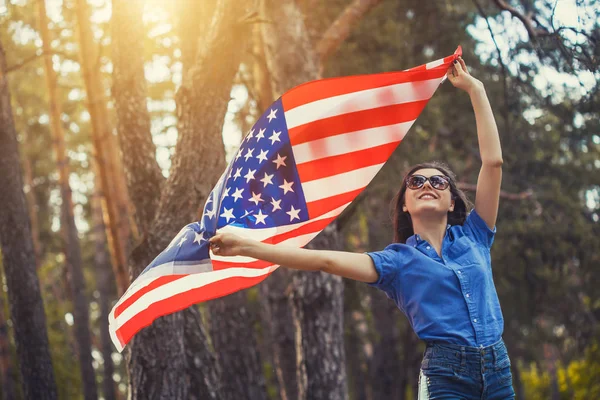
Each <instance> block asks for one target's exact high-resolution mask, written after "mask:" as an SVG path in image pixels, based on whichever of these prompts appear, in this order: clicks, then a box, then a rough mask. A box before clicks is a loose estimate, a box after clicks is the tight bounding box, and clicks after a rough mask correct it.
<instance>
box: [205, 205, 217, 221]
mask: <svg viewBox="0 0 600 400" xmlns="http://www.w3.org/2000/svg"><path fill="white" fill-rule="evenodd" d="M216 213H217V211H216V210H215V209H214V208H213V209H212V210H206V212H205V213H204V215H205V216H206V217H208V218H210V219H213V217H214V216H215V214H216Z"/></svg>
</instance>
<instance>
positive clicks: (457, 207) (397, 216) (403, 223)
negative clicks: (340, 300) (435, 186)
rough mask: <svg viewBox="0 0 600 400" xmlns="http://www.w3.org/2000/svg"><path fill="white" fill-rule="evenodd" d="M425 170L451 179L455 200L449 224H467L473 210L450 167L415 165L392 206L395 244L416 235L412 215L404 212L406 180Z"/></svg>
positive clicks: (438, 162)
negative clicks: (430, 169)
mask: <svg viewBox="0 0 600 400" xmlns="http://www.w3.org/2000/svg"><path fill="white" fill-rule="evenodd" d="M425 168H433V169H437V170H438V171H440V172H441V173H442V174H444V175H445V176H446V177H448V178H449V179H450V192H451V195H452V200H454V211H452V212H449V213H448V223H449V224H450V225H462V224H463V223H464V222H465V218H466V217H467V214H468V212H469V211H470V210H471V208H473V204H472V203H471V202H470V201H469V199H468V198H467V195H466V194H465V193H464V192H463V191H462V190H460V189H459V188H458V187H457V186H456V175H455V174H454V172H452V171H451V170H450V167H448V165H446V164H444V163H442V162H440V161H431V162H426V163H421V164H417V165H414V166H412V167H411V168H410V170H409V171H408V173H407V174H406V175H405V176H404V178H403V179H402V186H400V190H399V191H398V193H397V194H396V195H395V196H394V199H393V200H392V204H391V206H392V207H391V211H392V220H393V221H394V243H406V239H408V238H409V237H411V236H412V235H414V230H413V225H412V220H411V217H410V214H409V213H407V212H404V211H403V210H402V206H403V205H404V195H405V193H406V183H405V182H406V178H408V177H409V176H411V175H412V174H414V173H415V172H416V171H418V170H420V169H425Z"/></svg>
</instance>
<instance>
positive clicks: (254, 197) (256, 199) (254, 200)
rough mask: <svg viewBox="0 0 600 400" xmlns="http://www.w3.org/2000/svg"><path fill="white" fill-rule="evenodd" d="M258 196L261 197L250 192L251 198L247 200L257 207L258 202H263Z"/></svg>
mask: <svg viewBox="0 0 600 400" xmlns="http://www.w3.org/2000/svg"><path fill="white" fill-rule="evenodd" d="M260 196H261V194H260V193H254V192H252V198H251V199H249V200H248V201H251V202H253V203H254V204H256V205H258V203H259V202H261V201H264V200H263V199H261V197H260Z"/></svg>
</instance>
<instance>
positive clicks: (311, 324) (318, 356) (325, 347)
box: [263, 0, 347, 399]
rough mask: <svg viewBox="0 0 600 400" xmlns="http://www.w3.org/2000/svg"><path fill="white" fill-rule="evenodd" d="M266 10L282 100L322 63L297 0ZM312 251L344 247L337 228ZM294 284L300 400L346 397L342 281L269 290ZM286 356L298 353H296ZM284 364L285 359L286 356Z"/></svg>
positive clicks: (310, 279) (269, 55)
mask: <svg viewBox="0 0 600 400" xmlns="http://www.w3.org/2000/svg"><path fill="white" fill-rule="evenodd" d="M263 10H264V13H265V16H266V18H267V19H268V20H270V21H272V23H269V24H264V25H263V40H264V43H265V54H266V60H267V65H268V68H269V71H270V73H271V78H272V80H271V84H272V88H273V92H274V96H273V97H278V96H280V95H281V94H282V93H283V92H284V91H286V90H289V89H291V88H292V87H294V86H297V85H299V84H301V83H304V82H307V81H310V80H314V79H317V78H319V59H318V56H317V52H316V51H315V49H314V48H313V45H312V44H311V42H310V40H309V37H308V33H307V30H306V27H305V25H304V16H303V15H302V13H301V11H300V9H299V8H298V6H297V4H296V3H295V2H294V1H288V0H286V1H280V2H274V1H265V2H264V8H263ZM311 247H316V248H328V249H338V248H341V243H340V240H339V237H338V233H337V228H336V227H335V225H333V226H331V227H329V228H327V229H326V230H325V231H324V232H322V233H321V234H320V235H319V236H318V237H317V238H316V239H315V240H314V241H313V242H312V243H311ZM289 283H291V285H289ZM288 285H289V288H290V290H289V292H288V293H289V294H290V301H291V304H292V310H291V314H292V316H293V320H294V326H295V329H296V331H295V336H296V364H297V370H296V372H297V375H296V376H297V378H296V379H297V382H296V383H297V387H298V389H297V390H298V398H300V399H305V398H308V399H325V398H328V399H344V398H346V396H347V389H346V370H345V352H344V346H343V304H342V299H343V296H342V293H343V284H342V280H341V278H340V277H336V276H333V275H329V274H325V273H322V272H316V273H300V272H295V273H290V272H289V271H284V272H283V273H280V274H279V276H274V277H273V278H272V279H270V280H269V281H268V284H267V285H264V286H270V287H269V288H268V290H270V291H272V292H275V291H278V293H285V291H284V290H282V289H284V288H286V287H287V286H288ZM270 306H271V308H275V307H281V306H283V304H282V302H281V301H280V302H279V305H278V304H273V303H272V304H271V305H270ZM283 307H285V306H283ZM286 323H289V320H288V319H286V320H277V321H275V320H272V321H270V324H271V327H272V335H273V336H278V335H282V336H284V335H285V332H286V330H287V329H288V328H286V327H285V326H283V325H284V324H286ZM288 332H289V331H288ZM284 351H285V354H289V353H292V350H291V349H286V350H284ZM282 353H283V352H282ZM279 359H280V360H283V359H282V357H281V355H280V356H279ZM287 362H289V361H287ZM284 369H285V368H284ZM282 384H283V385H285V382H282ZM283 385H282V386H283Z"/></svg>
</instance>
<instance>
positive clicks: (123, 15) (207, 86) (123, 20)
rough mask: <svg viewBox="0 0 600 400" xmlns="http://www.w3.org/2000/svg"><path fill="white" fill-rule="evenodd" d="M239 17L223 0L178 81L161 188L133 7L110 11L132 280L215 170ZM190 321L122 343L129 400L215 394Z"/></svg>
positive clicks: (241, 25) (137, 6)
mask: <svg viewBox="0 0 600 400" xmlns="http://www.w3.org/2000/svg"><path fill="white" fill-rule="evenodd" d="M242 10H243V8H242V7H240V6H239V4H238V3H237V2H235V1H233V0H220V1H219V2H218V3H217V5H216V7H215V13H214V16H213V19H212V24H211V29H210V31H209V33H208V35H207V40H206V44H205V46H203V47H202V48H200V49H199V51H198V54H197V57H196V59H195V63H194V65H193V66H192V67H191V68H190V70H189V72H188V73H187V74H186V75H185V76H184V77H183V81H182V85H181V88H180V89H179V91H178V93H177V98H176V100H177V114H178V117H179V122H178V131H179V136H178V140H177V146H176V149H175V156H174V159H173V162H172V167H171V171H170V174H169V178H168V180H167V181H166V182H164V183H163V179H162V175H161V173H160V170H159V168H158V165H157V163H156V159H155V154H154V153H155V147H154V145H153V143H152V137H151V135H150V122H149V117H148V112H147V109H146V93H145V92H146V89H145V81H144V70H143V59H142V57H141V55H142V54H143V48H142V44H143V41H144V40H143V39H144V31H143V26H142V19H141V2H139V1H123V0H122V1H117V2H115V3H114V4H113V24H112V26H113V36H112V38H113V46H114V57H113V58H114V74H113V77H114V81H113V82H114V87H113V93H114V97H115V103H116V109H117V116H118V130H119V136H120V140H121V147H122V149H123V151H124V153H126V154H128V157H127V158H126V159H125V167H126V175H127V180H128V186H129V189H130V193H131V197H132V201H133V203H134V205H135V208H136V217H137V221H138V225H139V226H140V231H141V233H142V236H143V239H142V241H141V243H139V244H138V246H137V247H136V249H135V250H134V251H133V254H132V271H131V274H132V276H134V277H135V276H137V275H138V274H139V273H140V272H141V271H142V269H143V268H145V267H146V266H147V265H148V264H149V263H150V262H151V261H152V259H153V258H154V257H155V256H156V255H157V254H158V253H159V252H160V251H162V250H163V249H164V248H165V247H166V245H167V244H168V242H169V240H170V238H172V237H173V236H174V235H175V234H176V233H177V231H178V230H179V229H180V228H181V227H182V226H184V225H186V224H188V223H189V222H190V221H191V220H193V219H194V218H195V217H196V216H197V211H198V209H199V207H200V206H201V205H202V204H203V203H204V201H205V199H206V197H207V195H208V193H209V192H210V190H211V189H212V187H213V185H214V183H215V182H214V181H211V179H212V177H214V176H218V175H220V174H221V173H222V172H223V168H224V165H225V157H224V154H225V151H224V148H223V142H222V139H221V132H222V127H223V120H224V115H225V112H226V109H227V103H228V100H229V93H230V90H231V86H232V82H233V78H234V76H235V73H236V71H237V68H238V66H239V62H240V58H241V54H242V52H243V43H244V42H245V40H244V39H245V38H246V37H247V36H248V35H247V31H248V30H249V25H248V24H246V23H245V22H244V21H241V22H240V21H239V20H238V19H239V18H240V14H239V13H240V12H241V11H242ZM215 54H218V55H219V56H218V57H215ZM202 147H203V148H204V149H206V150H201V148H202ZM205 177H208V178H205ZM161 186H164V190H162V192H161ZM198 321H200V318H199V314H198V310H197V309H196V308H195V307H190V308H188V309H187V310H185V311H183V312H180V313H175V314H172V315H168V316H166V317H162V318H159V319H158V320H156V321H155V322H154V323H153V324H152V326H150V327H148V328H146V329H144V330H142V331H141V332H140V333H138V334H137V336H136V337H135V338H134V339H133V340H132V342H131V343H130V346H129V348H130V354H131V357H130V360H129V365H128V366H129V371H130V385H131V394H132V398H133V399H138V398H139V399H148V398H169V399H187V398H189V397H190V396H195V395H197V393H200V392H202V393H208V394H209V395H210V396H211V397H213V396H217V395H218V393H217V392H216V387H217V382H215V381H214V378H215V373H214V365H203V364H201V363H198V362H197V361H198V360H202V361H204V360H210V357H208V356H207V354H204V353H210V348H209V344H208V341H207V339H206V337H205V336H204V335H203V334H197V331H198V330H199V329H200V327H199V326H198V325H197V323H198ZM184 324H185V328H184ZM188 325H189V326H188ZM188 350H191V353H190V351H188ZM194 352H195V353H200V355H199V356H194V355H193V353H194ZM192 389H193V393H192Z"/></svg>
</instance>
